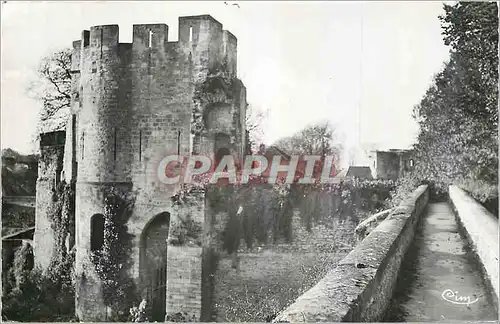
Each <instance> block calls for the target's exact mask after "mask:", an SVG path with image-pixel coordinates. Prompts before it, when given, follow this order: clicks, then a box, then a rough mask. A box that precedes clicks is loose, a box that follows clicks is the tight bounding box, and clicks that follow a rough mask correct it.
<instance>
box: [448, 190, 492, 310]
mask: <svg viewBox="0 0 500 324" xmlns="http://www.w3.org/2000/svg"><path fill="white" fill-rule="evenodd" d="M449 195H450V203H451V205H452V207H453V211H454V212H455V216H456V217H457V221H458V222H459V224H460V225H461V227H462V230H463V232H464V234H465V235H466V236H467V239H468V241H469V244H470V246H471V247H472V249H473V251H474V252H475V254H476V256H477V258H478V261H479V262H480V263H481V264H482V267H483V271H484V274H485V277H486V279H487V280H488V281H489V283H490V284H491V286H492V288H493V291H494V293H495V295H496V298H497V300H498V296H499V281H498V276H499V274H498V271H499V269H498V268H499V267H498V262H499V261H498V254H499V253H498V248H499V246H498V218H496V217H495V216H494V215H493V214H491V213H490V212H489V211H488V210H486V208H484V207H483V206H481V204H479V203H478V202H477V201H476V200H474V199H473V198H472V197H471V196H469V195H468V194H467V193H466V192H465V191H464V190H462V189H460V188H458V187H457V186H450V190H449Z"/></svg>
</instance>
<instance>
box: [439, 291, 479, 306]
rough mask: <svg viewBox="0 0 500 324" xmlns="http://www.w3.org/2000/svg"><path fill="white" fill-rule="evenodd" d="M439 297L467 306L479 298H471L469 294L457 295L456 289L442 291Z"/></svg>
mask: <svg viewBox="0 0 500 324" xmlns="http://www.w3.org/2000/svg"><path fill="white" fill-rule="evenodd" d="M441 297H442V298H443V299H444V300H446V301H447V302H449V303H452V304H456V305H467V306H469V305H472V304H474V303H475V302H477V301H478V300H479V298H476V299H474V300H472V298H471V297H470V296H459V295H458V291H453V290H451V289H446V290H445V291H443V293H442V294H441Z"/></svg>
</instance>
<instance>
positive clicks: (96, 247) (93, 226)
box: [90, 214, 104, 253]
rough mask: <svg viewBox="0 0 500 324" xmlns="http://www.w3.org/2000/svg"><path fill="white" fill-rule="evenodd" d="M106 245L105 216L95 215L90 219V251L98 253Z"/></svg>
mask: <svg viewBox="0 0 500 324" xmlns="http://www.w3.org/2000/svg"><path fill="white" fill-rule="evenodd" d="M103 245H104V215H103V214H94V215H92V217H91V218H90V251H91V252H93V253H96V252H98V251H101V250H102V247H103Z"/></svg>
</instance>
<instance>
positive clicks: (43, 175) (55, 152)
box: [33, 143, 64, 270]
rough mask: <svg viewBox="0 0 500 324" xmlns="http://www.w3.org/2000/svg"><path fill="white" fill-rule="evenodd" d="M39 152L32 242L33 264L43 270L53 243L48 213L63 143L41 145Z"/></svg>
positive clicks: (47, 263)
mask: <svg viewBox="0 0 500 324" xmlns="http://www.w3.org/2000/svg"><path fill="white" fill-rule="evenodd" d="M54 144H55V143H54ZM40 150H41V158H40V161H39V164H38V179H37V184H36V209H35V234H34V238H33V240H34V256H35V262H36V264H37V265H38V266H39V267H41V269H43V270H45V269H47V267H48V266H49V264H50V261H51V258H52V253H53V248H54V242H55V241H54V237H55V235H54V233H53V230H52V227H51V224H52V223H51V220H50V212H51V208H52V207H53V206H54V202H53V201H52V194H53V191H54V190H55V188H56V187H55V186H56V179H58V175H57V174H58V172H61V171H62V164H63V154H64V143H62V145H50V146H49V145H43V146H41V148H40Z"/></svg>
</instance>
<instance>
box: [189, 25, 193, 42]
mask: <svg viewBox="0 0 500 324" xmlns="http://www.w3.org/2000/svg"><path fill="white" fill-rule="evenodd" d="M189 41H190V42H192V41H193V26H190V27H189Z"/></svg>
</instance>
